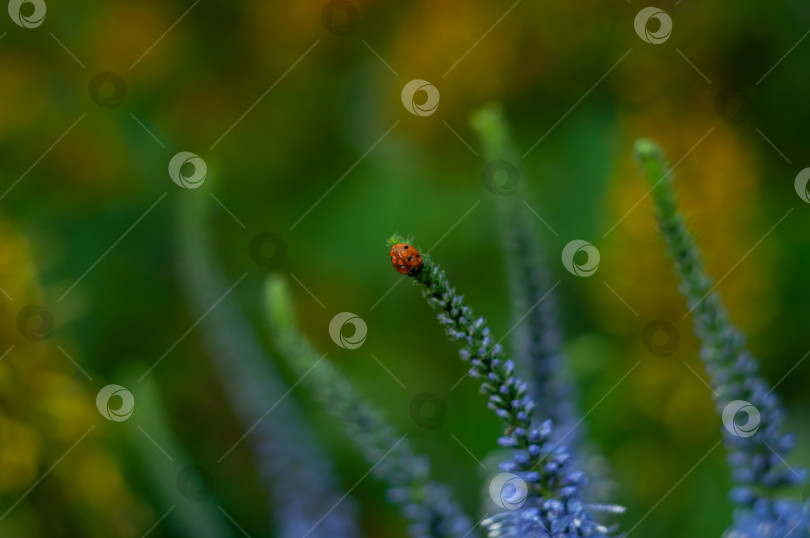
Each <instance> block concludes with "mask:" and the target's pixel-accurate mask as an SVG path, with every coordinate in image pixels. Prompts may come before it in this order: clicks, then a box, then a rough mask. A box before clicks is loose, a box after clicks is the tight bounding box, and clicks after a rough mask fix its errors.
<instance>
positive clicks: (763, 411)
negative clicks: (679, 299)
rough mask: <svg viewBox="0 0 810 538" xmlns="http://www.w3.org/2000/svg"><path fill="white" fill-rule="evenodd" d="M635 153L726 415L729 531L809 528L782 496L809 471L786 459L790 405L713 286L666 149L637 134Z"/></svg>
mask: <svg viewBox="0 0 810 538" xmlns="http://www.w3.org/2000/svg"><path fill="white" fill-rule="evenodd" d="M635 156H636V159H637V161H638V163H639V165H640V168H641V171H642V174H643V175H644V176H645V177H646V179H647V180H648V181H649V182H650V184H651V185H652V196H653V201H654V203H655V212H656V218H657V220H658V229H659V231H660V233H661V235H662V236H663V238H664V240H665V242H666V248H667V252H668V254H669V255H670V257H671V258H672V259H673V261H674V263H675V272H676V274H677V276H678V278H679V279H680V281H681V285H680V288H679V289H680V291H681V293H682V294H683V295H684V297H686V302H687V305H688V307H689V311H690V312H691V313H692V319H693V322H694V326H695V333H696V334H697V336H698V338H700V342H701V351H700V355H701V358H702V359H703V361H704V363H705V368H706V372H707V373H708V375H709V377H710V380H711V385H712V388H713V389H714V393H715V397H714V401H715V406H716V409H717V412H718V414H720V415H721V416H722V417H723V422H724V428H723V439H724V442H725V446H726V448H727V450H728V452H729V454H728V463H729V466H730V467H731V471H732V478H733V480H734V481H735V483H736V484H737V485H736V487H735V488H734V489H733V490H732V491H731V495H730V496H731V500H732V502H733V504H734V505H735V513H734V524H733V525H732V527H731V528H730V529H729V530H728V531H727V533H726V536H727V537H729V538H784V537H786V536H790V537H791V538H798V537H807V536H810V518H808V513H807V510H806V509H805V510H802V508H801V506H800V505H799V503H797V502H792V501H788V500H785V499H783V498H781V497H780V492H781V489H782V488H783V486H789V485H794V484H800V483H802V482H804V480H805V474H806V473H805V471H804V470H800V469H796V468H793V467H790V466H789V465H788V464H787V463H786V461H785V458H786V457H787V454H788V452H789V451H790V450H791V449H792V448H793V444H794V443H793V437H792V435H790V434H786V433H784V431H783V430H784V428H783V422H784V417H785V411H784V409H783V407H782V405H781V403H780V400H779V397H778V396H777V395H776V393H774V392H773V389H772V388H771V387H770V385H769V384H768V383H767V381H765V380H764V379H763V378H762V377H760V376H759V375H757V371H758V370H759V362H758V361H757V359H756V358H754V357H753V356H752V355H751V354H750V352H749V351H748V350H747V349H746V348H745V336H744V334H743V333H742V332H741V331H740V330H739V329H737V327H735V326H734V325H733V324H732V323H731V321H730V320H729V316H728V313H727V311H726V308H725V306H724V305H723V302H722V300H721V299H720V295H719V294H718V293H717V292H716V291H714V288H713V285H712V282H713V281H712V279H711V277H710V276H709V275H708V274H707V273H706V270H705V269H704V265H703V259H702V256H701V254H700V251H699V250H698V248H697V246H696V244H695V239H694V237H693V236H692V234H691V233H690V231H689V229H688V228H687V226H686V224H685V222H684V217H683V215H681V214H680V212H679V211H678V204H677V200H676V198H675V195H674V192H673V188H672V177H671V172H670V169H669V167H668V165H667V162H666V158H665V157H664V153H663V151H662V150H661V149H660V148H659V147H658V146H657V145H656V144H655V143H653V142H651V141H649V140H639V141H638V142H636V145H635Z"/></svg>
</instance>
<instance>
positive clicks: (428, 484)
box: [265, 276, 473, 538]
mask: <svg viewBox="0 0 810 538" xmlns="http://www.w3.org/2000/svg"><path fill="white" fill-rule="evenodd" d="M265 304H266V306H267V312H268V318H269V324H270V328H271V332H272V336H273V342H274V343H275V345H276V346H277V348H278V349H279V351H280V353H281V356H283V357H284V358H285V359H286V360H287V361H288V363H289V364H290V366H291V367H292V369H293V371H294V372H295V373H296V375H298V376H300V378H301V379H302V382H303V383H305V384H306V385H308V386H309V388H310V389H311V393H312V395H313V397H314V398H315V399H316V400H317V401H318V402H319V403H320V404H321V405H322V406H323V407H324V409H326V410H328V411H329V412H330V413H331V414H332V415H334V416H335V417H337V418H338V419H339V423H340V424H341V427H343V428H345V429H346V434H347V436H348V437H349V439H351V441H352V442H353V443H354V444H355V445H356V446H357V448H358V449H359V450H360V451H361V453H362V454H363V456H364V457H365V459H366V460H367V461H368V463H369V464H370V465H372V474H374V475H375V476H376V477H377V478H378V479H380V480H381V481H382V482H383V483H385V485H386V486H387V488H388V490H387V493H388V498H389V501H391V502H392V503H394V504H396V505H397V506H398V507H399V508H400V511H401V513H402V515H403V517H404V518H405V519H406V520H407V521H408V522H409V531H410V534H411V536H413V537H414V538H452V537H456V538H459V537H462V536H466V535H468V533H469V532H470V529H471V528H472V526H473V524H472V521H471V520H470V518H469V517H467V516H466V515H464V514H463V513H462V511H461V509H460V508H459V505H458V503H456V501H455V500H454V499H453V498H452V495H451V493H450V490H449V488H448V487H447V486H445V485H444V484H439V483H436V482H432V481H430V479H429V474H430V465H429V462H428V459H427V458H426V457H425V456H421V455H418V454H415V453H414V452H413V450H412V449H411V447H410V445H409V444H408V441H407V439H406V438H405V435H400V434H399V433H398V432H397V431H396V430H395V428H393V427H392V426H390V425H389V423H388V422H387V421H386V420H385V418H384V417H383V415H382V414H381V413H380V412H379V411H378V410H377V409H375V408H373V407H372V406H371V405H369V404H368V403H367V402H366V401H365V400H364V399H363V398H362V397H361V396H359V395H358V394H357V392H356V391H355V389H354V387H353V386H352V384H351V382H350V381H349V380H348V379H346V378H345V377H343V376H342V375H341V373H340V372H339V371H338V370H337V369H336V368H335V367H334V366H333V365H332V363H330V362H329V361H327V360H324V356H323V355H320V354H319V353H318V352H317V351H316V350H315V348H314V347H313V346H312V344H311V343H310V342H309V340H308V339H307V338H306V337H305V336H304V335H303V334H302V333H301V331H300V330H299V329H298V326H297V325H296V323H295V312H294V311H293V305H292V301H291V300H290V298H289V293H288V291H287V287H286V285H285V283H284V281H283V280H282V279H281V277H279V276H271V277H269V278H268V280H267V284H266V286H265Z"/></svg>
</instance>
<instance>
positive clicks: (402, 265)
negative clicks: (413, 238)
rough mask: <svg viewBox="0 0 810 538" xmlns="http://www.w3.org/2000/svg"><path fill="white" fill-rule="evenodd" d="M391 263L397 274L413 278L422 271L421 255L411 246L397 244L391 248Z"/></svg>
mask: <svg viewBox="0 0 810 538" xmlns="http://www.w3.org/2000/svg"><path fill="white" fill-rule="evenodd" d="M391 263H392V264H393V265H394V270H395V271H396V272H397V273H400V274H403V275H408V276H414V275H415V274H417V273H418V272H419V271H420V270H421V269H422V255H421V254H419V252H418V251H417V250H416V249H415V248H413V247H412V246H411V245H406V244H405V243H397V244H396V245H394V246H392V247H391Z"/></svg>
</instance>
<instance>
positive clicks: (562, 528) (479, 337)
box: [389, 235, 618, 538]
mask: <svg viewBox="0 0 810 538" xmlns="http://www.w3.org/2000/svg"><path fill="white" fill-rule="evenodd" d="M389 242H390V244H391V245H395V244H399V243H404V242H405V239H404V238H403V237H401V236H398V235H395V236H393V237H392V238H391V239H390V241H389ZM408 276H410V277H411V278H413V279H414V280H415V281H416V282H417V283H418V284H419V285H420V287H421V289H422V294H423V296H424V297H425V298H426V299H427V301H428V304H430V306H432V307H433V308H435V309H437V310H439V314H438V319H439V322H440V323H441V325H443V326H444V327H445V332H446V333H447V334H448V336H450V337H451V338H452V339H453V340H456V341H459V342H460V343H461V346H462V347H461V350H460V355H461V358H462V359H463V360H464V361H465V362H466V363H468V364H469V365H470V371H469V375H470V376H471V377H473V378H475V379H478V380H480V381H481V387H480V391H481V392H482V393H483V394H484V395H486V396H487V398H488V404H487V405H488V407H489V409H491V410H492V411H493V412H494V413H495V414H496V415H497V416H498V418H500V419H501V421H502V422H503V423H504V425H505V432H504V435H503V436H502V437H500V438H499V440H498V443H499V444H500V445H501V446H503V447H506V448H510V449H512V450H513V454H512V458H510V459H509V460H508V461H506V462H504V463H502V464H501V470H503V471H504V472H507V473H513V474H515V475H516V476H518V477H519V478H520V479H522V480H523V481H524V482H525V484H526V490H527V491H526V493H527V494H526V498H525V502H524V503H523V504H522V506H521V507H520V508H518V509H516V510H512V511H507V512H503V513H501V514H498V515H496V516H493V517H491V518H488V519H486V520H485V521H484V522H483V523H482V524H483V525H484V526H485V527H486V528H487V529H488V530H489V535H490V536H491V537H515V538H517V537H545V536H554V537H560V538H567V537H575V536H598V537H602V536H610V535H612V529H609V528H607V527H605V526H603V525H600V524H598V523H596V522H595V521H594V520H593V518H592V517H591V514H590V510H591V509H594V508H596V509H608V510H612V511H614V510H618V509H617V507H591V506H586V505H585V504H584V503H583V502H582V498H581V490H582V488H583V486H584V485H585V482H586V480H585V476H584V475H583V473H582V472H580V471H578V470H577V469H576V468H575V465H574V463H573V462H572V460H571V457H570V455H569V453H568V450H567V449H566V448H565V447H564V446H562V445H555V444H554V443H553V441H552V425H551V421H548V420H547V421H545V422H543V423H542V424H541V425H540V426H537V427H534V426H532V410H533V408H534V407H535V403H534V401H533V400H532V398H531V397H530V396H529V394H528V387H527V385H526V383H525V382H523V381H522V380H521V379H520V378H518V377H516V376H515V375H514V370H515V367H514V363H513V362H512V361H511V360H507V359H506V357H505V354H504V351H503V348H502V347H501V346H500V345H499V344H498V343H496V342H495V341H493V339H492V335H491V332H490V329H489V327H488V326H487V324H486V321H485V320H484V318H481V317H476V316H475V315H474V313H473V311H472V309H471V308H470V307H469V306H467V305H465V304H464V298H463V296H461V295H459V294H458V293H456V290H455V289H454V288H453V287H452V286H451V285H450V283H449V281H448V279H447V275H446V274H445V272H444V271H443V270H442V269H441V268H440V267H439V266H438V265H436V264H434V263H433V261H432V260H431V258H430V256H429V255H428V254H424V256H423V258H422V265H421V267H420V268H418V269H417V270H413V271H410V272H409V274H408Z"/></svg>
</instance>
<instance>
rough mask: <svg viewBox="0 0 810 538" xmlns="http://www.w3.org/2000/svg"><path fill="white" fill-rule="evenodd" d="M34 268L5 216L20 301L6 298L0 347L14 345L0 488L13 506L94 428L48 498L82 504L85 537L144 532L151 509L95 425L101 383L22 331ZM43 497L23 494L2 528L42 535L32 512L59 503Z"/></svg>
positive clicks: (59, 472)
mask: <svg viewBox="0 0 810 538" xmlns="http://www.w3.org/2000/svg"><path fill="white" fill-rule="evenodd" d="M35 274H36V273H35V271H34V267H33V266H32V264H31V257H30V253H29V249H28V246H27V244H26V242H25V240H24V238H23V237H22V236H21V235H20V234H19V233H17V232H15V231H14V230H12V229H10V228H9V227H8V226H7V225H6V223H4V222H1V221H0V282H2V285H3V290H4V291H5V293H7V294H8V295H9V296H10V297H11V298H12V299H13V301H12V300H8V299H7V298H4V297H3V298H0V353H3V352H6V351H7V350H8V353H7V354H6V356H5V357H4V358H3V360H0V403H2V405H0V439H2V443H0V468H2V469H3V480H1V481H0V494H2V495H3V501H4V505H6V506H8V507H9V508H10V507H11V506H12V504H13V503H14V502H16V501H17V499H20V498H22V497H23V495H24V494H25V492H26V491H27V490H28V488H30V487H31V486H32V485H33V484H34V483H35V482H36V481H37V480H39V479H40V478H41V477H42V476H43V474H44V473H45V472H46V471H47V470H48V469H49V468H50V467H51V466H52V465H54V463H56V462H57V461H58V460H59V459H60V458H62V457H63V456H65V454H67V452H68V449H70V447H71V446H73V445H74V443H76V442H77V441H78V440H79V439H80V438H82V436H83V435H85V434H86V433H87V432H88V431H89V434H88V435H87V437H86V438H84V439H83V440H82V441H81V442H80V443H78V444H76V445H75V447H74V448H73V449H72V450H71V451H70V453H69V454H68V455H67V456H66V457H65V461H62V462H59V464H58V465H56V467H54V468H53V472H52V473H51V474H49V475H48V477H47V478H46V479H45V480H46V481H47V480H57V481H61V482H62V483H63V484H62V486H61V487H59V488H53V489H51V492H59V494H60V495H62V496H61V497H59V498H57V497H54V496H53V493H51V494H49V496H48V498H47V503H49V504H52V503H55V502H56V503H61V504H64V505H65V506H67V507H81V509H80V510H78V512H77V513H80V514H82V517H81V518H80V520H81V521H82V523H83V533H84V535H86V536H89V537H99V538H100V537H109V536H116V537H118V536H120V537H129V536H133V537H134V536H137V535H139V531H138V529H141V532H142V529H143V528H144V526H145V523H146V521H148V518H149V517H150V515H149V514H148V509H147V508H145V507H144V506H143V505H142V504H141V503H140V501H138V500H137V499H136V498H135V497H133V495H132V494H131V493H130V492H129V490H128V488H127V485H126V483H125V482H124V478H123V476H122V474H121V471H120V470H119V469H120V467H119V466H118V465H117V464H116V462H115V459H114V456H113V454H111V453H110V451H109V450H108V448H107V447H105V445H104V444H103V442H101V440H100V439H99V437H96V436H94V435H93V433H94V432H93V431H90V429H91V427H93V426H94V425H95V424H97V423H98V422H99V421H100V420H103V419H102V418H101V417H100V415H99V414H98V412H97V410H96V408H95V393H94V392H93V389H94V387H92V386H88V385H87V384H86V383H85V382H84V378H83V377H82V378H78V377H75V372H73V365H71V364H70V362H69V361H68V360H67V359H66V358H65V357H64V356H63V355H62V354H61V353H60V352H59V351H58V349H57V347H56V345H55V344H52V343H51V342H47V341H31V340H27V339H26V338H24V337H23V336H22V334H21V333H19V332H18V331H17V330H16V328H17V313H18V311H19V309H20V308H22V307H23V306H24V305H27V304H31V303H40V304H41V303H42V300H41V298H40V295H39V293H38V289H37V283H36V280H35ZM12 346H13V348H12ZM43 484H44V487H47V484H45V483H44V482H43ZM43 484H38V485H37V487H43ZM77 485H78V487H77ZM43 502H44V501H43V499H42V498H41V497H38V496H36V495H28V496H26V497H24V498H23V500H22V502H21V503H20V505H19V506H16V507H15V508H14V509H13V510H11V511H10V512H8V514H7V516H6V517H5V519H4V520H3V521H2V522H0V533H3V534H4V533H5V532H7V531H8V529H11V528H17V527H18V528H26V529H27V531H28V532H29V534H27V535H20V536H32V537H35V536H40V535H41V534H39V533H38V532H37V531H36V530H34V527H33V526H31V525H29V524H27V523H26V522H27V521H28V520H29V519H30V517H31V514H32V513H34V514H41V517H43V518H45V517H47V514H48V513H50V512H52V509H53V506H49V505H45V504H43ZM7 509H8V508H6V510H7ZM4 511H5V510H4ZM17 518H20V519H19V521H18V519H17ZM4 535H5V534H4Z"/></svg>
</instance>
